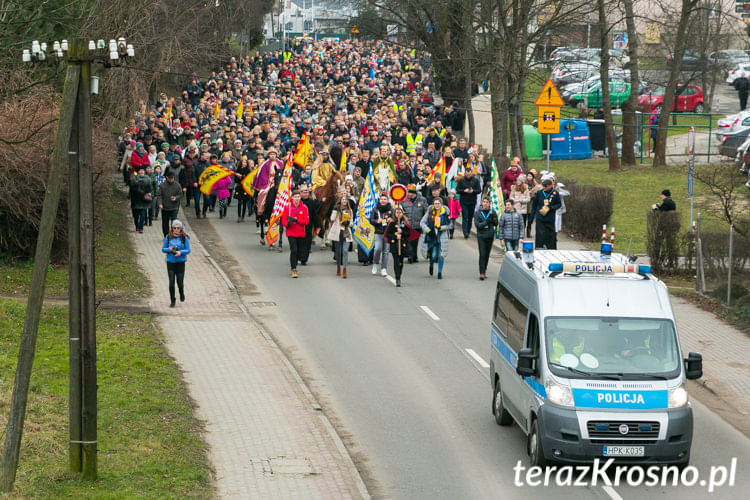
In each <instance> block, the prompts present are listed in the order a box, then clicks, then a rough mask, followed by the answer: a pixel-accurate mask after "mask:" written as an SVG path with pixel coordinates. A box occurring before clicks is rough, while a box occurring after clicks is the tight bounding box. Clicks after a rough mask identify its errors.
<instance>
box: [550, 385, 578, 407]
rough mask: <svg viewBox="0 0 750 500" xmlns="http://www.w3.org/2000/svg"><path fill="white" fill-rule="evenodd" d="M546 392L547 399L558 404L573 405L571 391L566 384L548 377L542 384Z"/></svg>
mask: <svg viewBox="0 0 750 500" xmlns="http://www.w3.org/2000/svg"><path fill="white" fill-rule="evenodd" d="M544 389H545V390H546V392H547V400H548V401H549V402H550V403H554V404H556V405H560V406H573V392H572V391H571V390H570V387H568V386H567V385H562V384H558V383H557V382H555V381H554V380H552V379H548V380H547V382H545V384H544Z"/></svg>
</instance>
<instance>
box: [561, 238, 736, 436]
mask: <svg viewBox="0 0 750 500" xmlns="http://www.w3.org/2000/svg"><path fill="white" fill-rule="evenodd" d="M558 248H559V249H561V250H580V249H582V248H583V245H582V244H580V243H579V242H577V241H575V240H573V239H572V238H570V237H569V236H567V235H565V234H563V233H558ZM671 298H672V308H673V309H674V315H675V319H676V321H677V331H678V332H679V335H680V341H681V345H682V350H683V355H685V356H687V353H688V352H691V351H693V352H699V353H701V354H702V355H703V377H702V378H701V379H700V380H699V381H698V382H699V383H700V384H701V385H702V386H703V387H705V388H706V389H708V390H709V391H711V392H712V393H714V394H715V395H716V396H718V397H720V398H721V399H722V400H723V403H725V404H726V405H727V406H730V407H731V408H729V409H730V410H733V411H732V412H730V415H731V414H734V415H735V416H736V417H740V418H744V419H745V420H746V419H747V417H748V416H749V415H750V337H749V336H748V335H747V334H745V333H743V332H741V331H739V330H737V329H736V328H734V327H733V326H731V325H728V324H726V323H724V322H723V321H721V320H720V319H719V318H717V317H716V316H715V315H713V314H712V313H710V312H707V311H704V310H703V309H701V308H700V307H698V306H695V305H693V304H691V303H690V302H688V301H686V300H685V299H682V298H680V297H677V296H674V295H672V296H671ZM710 406H711V405H710ZM725 416H726V415H725ZM730 423H732V424H735V423H736V422H734V421H731V422H730ZM745 432H747V429H745Z"/></svg>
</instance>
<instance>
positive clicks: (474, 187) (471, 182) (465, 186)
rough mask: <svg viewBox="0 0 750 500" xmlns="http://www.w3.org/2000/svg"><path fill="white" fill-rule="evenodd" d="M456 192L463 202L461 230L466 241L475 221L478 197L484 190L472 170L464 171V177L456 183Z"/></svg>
mask: <svg viewBox="0 0 750 500" xmlns="http://www.w3.org/2000/svg"><path fill="white" fill-rule="evenodd" d="M456 192H457V193H458V196H459V201H460V202H461V213H462V214H463V218H462V219H461V229H463V232H464V239H468V238H469V233H471V223H472V221H473V220H474V209H475V208H476V206H477V195H479V194H482V188H481V187H480V186H479V179H477V178H476V177H474V174H473V173H472V171H471V169H470V168H467V169H466V170H464V175H463V177H461V179H459V181H458V182H457V183H456Z"/></svg>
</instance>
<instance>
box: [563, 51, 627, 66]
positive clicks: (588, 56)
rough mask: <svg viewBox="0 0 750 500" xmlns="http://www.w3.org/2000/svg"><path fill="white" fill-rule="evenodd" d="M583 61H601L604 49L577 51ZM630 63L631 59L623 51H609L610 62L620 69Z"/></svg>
mask: <svg viewBox="0 0 750 500" xmlns="http://www.w3.org/2000/svg"><path fill="white" fill-rule="evenodd" d="M575 53H576V54H578V55H579V56H580V59H581V60H595V61H600V58H601V53H602V49H591V48H589V49H578V50H576V51H575ZM629 61H630V57H628V55H627V54H626V53H625V52H624V51H622V50H614V49H610V50H609V62H610V64H614V65H616V66H618V67H622V66H624V65H625V64H627V63H628V62H629Z"/></svg>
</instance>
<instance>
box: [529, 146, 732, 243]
mask: <svg viewBox="0 0 750 500" xmlns="http://www.w3.org/2000/svg"><path fill="white" fill-rule="evenodd" d="M529 168H535V169H536V170H537V171H540V170H544V169H545V168H546V163H545V161H543V160H533V161H530V162H529ZM550 168H551V170H552V171H554V172H555V174H556V175H557V176H558V177H559V178H560V179H563V180H566V179H567V180H576V181H577V182H578V183H579V184H582V185H586V184H588V185H594V186H601V187H610V188H612V189H614V195H615V199H614V213H613V215H612V218H611V220H610V227H611V226H614V227H615V228H616V244H615V246H616V248H618V251H621V252H625V251H626V250H627V249H628V245H630V251H631V253H639V254H643V253H646V213H647V212H648V210H649V209H650V207H651V205H652V204H653V203H659V202H660V200H659V193H660V192H661V191H662V189H670V190H671V191H672V199H673V200H674V201H675V203H676V204H677V211H678V212H679V214H680V221H681V229H682V230H683V231H685V230H687V229H688V228H689V227H690V221H689V219H690V205H689V203H690V202H689V197H688V195H687V173H686V167H684V166H667V167H662V168H658V169H654V168H653V167H652V166H651V165H646V164H644V165H638V166H635V167H627V168H623V169H622V170H620V171H618V172H610V171H609V164H608V162H607V160H580V161H553V162H551V164H550ZM698 168H704V167H698ZM706 193H707V189H706V188H705V187H704V186H702V185H701V184H700V182H698V181H696V182H695V197H696V205H695V207H696V213H697V212H698V211H701V200H703V199H704V198H705V197H706ZM703 217H704V226H703V227H704V228H714V227H717V228H718V227H724V225H723V224H722V223H721V222H720V221H719V220H718V219H715V218H713V219H712V218H710V217H709V216H708V212H707V211H705V209H704V212H703ZM564 223H565V216H563V225H564Z"/></svg>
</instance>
